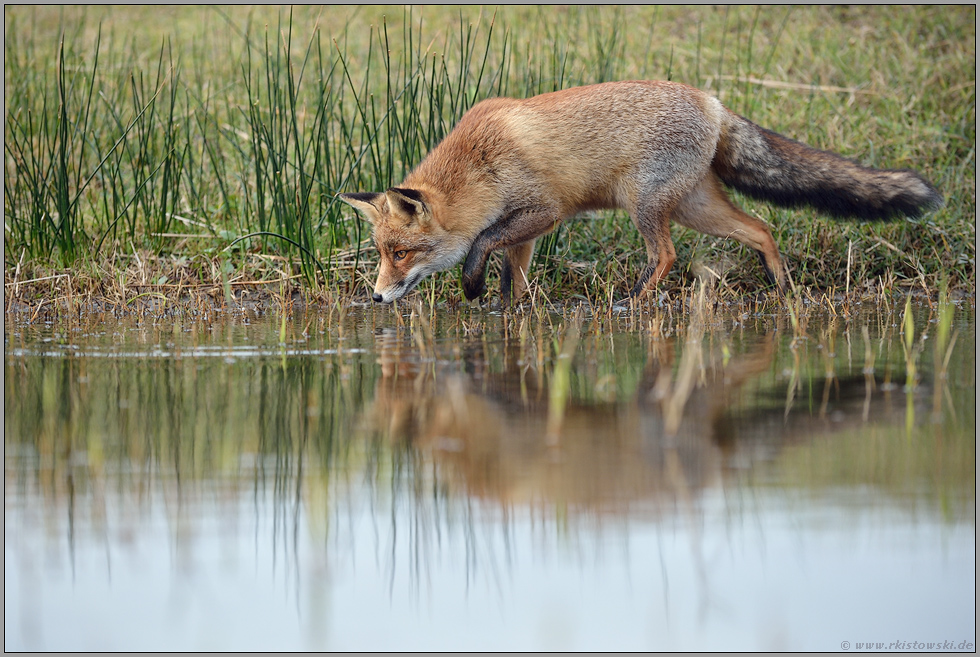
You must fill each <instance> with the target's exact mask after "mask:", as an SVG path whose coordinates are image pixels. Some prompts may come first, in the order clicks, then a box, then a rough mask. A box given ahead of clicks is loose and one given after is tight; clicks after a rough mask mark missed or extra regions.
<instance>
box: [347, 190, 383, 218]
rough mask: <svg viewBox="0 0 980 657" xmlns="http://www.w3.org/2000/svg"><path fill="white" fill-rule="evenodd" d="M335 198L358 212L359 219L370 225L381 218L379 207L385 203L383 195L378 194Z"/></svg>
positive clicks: (358, 194) (359, 194)
mask: <svg viewBox="0 0 980 657" xmlns="http://www.w3.org/2000/svg"><path fill="white" fill-rule="evenodd" d="M337 198H339V199H340V200H341V201H343V202H344V203H346V204H347V205H349V206H351V207H352V208H354V209H355V210H357V211H358V212H360V213H361V217H362V218H363V219H364V220H365V221H367V222H369V223H372V224H373V223H375V222H377V220H378V219H379V218H380V217H381V207H382V206H383V205H384V203H385V195H384V194H381V193H378V192H358V193H356V194H337Z"/></svg>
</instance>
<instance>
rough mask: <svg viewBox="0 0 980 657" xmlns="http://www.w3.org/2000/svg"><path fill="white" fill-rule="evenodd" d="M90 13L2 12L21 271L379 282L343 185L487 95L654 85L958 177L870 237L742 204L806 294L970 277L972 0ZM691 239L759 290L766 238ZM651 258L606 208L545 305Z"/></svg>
mask: <svg viewBox="0 0 980 657" xmlns="http://www.w3.org/2000/svg"><path fill="white" fill-rule="evenodd" d="M73 11H76V10H71V9H69V10H62V11H61V13H59V14H57V17H58V18H57V21H56V22H55V23H56V24H55V26H52V25H50V24H48V23H45V21H44V20H42V19H47V20H48V21H49V23H50V21H51V20H52V16H55V14H52V13H50V12H48V11H47V10H45V9H44V8H8V9H7V10H6V11H5V15H6V17H7V18H8V19H9V20H8V30H7V35H8V37H7V39H6V40H5V51H6V62H7V69H6V75H5V78H6V88H7V93H6V100H7V115H6V123H5V139H4V151H5V156H6V157H5V161H4V213H5V217H6V222H5V233H4V246H5V254H6V255H5V263H6V265H7V266H8V267H10V266H12V265H14V264H16V263H17V262H18V261H19V259H20V258H21V255H22V254H26V257H27V258H29V259H30V260H31V261H33V262H35V263H36V264H40V265H49V266H69V267H70V266H73V265H74V264H75V263H78V262H79V261H85V260H88V259H90V258H92V257H93V254H95V253H97V252H98V253H101V254H103V255H116V254H119V253H131V252H133V251H134V250H136V249H149V250H151V251H154V252H156V253H157V254H160V255H167V254H175V255H194V254H197V253H202V254H205V255H209V257H210V255H214V254H216V253H217V252H219V251H222V250H225V251H227V252H229V253H232V254H234V257H235V262H236V263H238V259H239V258H241V257H242V255H243V254H246V253H251V252H255V251H258V252H261V253H263V254H268V255H273V256H280V257H283V258H285V259H286V260H287V261H288V265H287V266H285V267H284V268H280V269H279V270H276V271H270V272H269V276H270V277H272V278H278V277H281V276H282V275H287V276H296V275H299V276H301V277H302V278H303V279H304V280H305V281H306V283H307V284H308V285H319V284H325V285H326V286H327V288H328V289H332V290H336V291H339V292H342V293H345V294H352V293H354V292H357V291H359V290H360V291H363V285H362V280H363V279H364V278H365V277H367V278H369V277H370V270H371V269H372V267H373V256H371V255H369V254H365V253H363V249H364V247H365V246H366V244H367V242H366V238H367V235H368V231H367V227H365V226H364V225H362V222H360V221H359V220H358V219H357V218H356V217H355V215H354V213H353V212H352V211H350V210H349V209H348V208H346V207H342V205H341V204H340V203H338V202H337V201H336V194H337V193H339V192H344V191H359V190H360V191H364V190H380V189H385V188H386V187H388V186H391V185H393V184H397V183H398V182H399V181H400V179H401V178H402V177H403V176H404V175H405V173H407V172H408V171H409V170H410V169H411V168H412V167H413V166H415V165H416V164H417V163H418V162H419V160H421V158H422V157H424V155H425V153H426V152H428V151H429V149H431V148H432V147H433V146H434V145H435V144H436V143H438V142H439V140H441V139H442V138H443V137H444V136H445V135H446V134H447V133H448V132H449V130H451V129H452V127H453V125H454V124H455V123H456V121H458V120H459V118H460V117H461V116H462V115H463V113H465V112H466V110H468V109H469V108H470V107H471V106H472V105H473V104H474V103H476V102H478V101H479V100H481V99H483V98H486V97H490V96H496V95H509V96H529V95H533V94H537V93H543V92H547V91H552V90H555V89H561V88H567V87H570V86H575V85H580V84H588V83H593V82H599V81H604V80H615V79H629V78H639V77H645V78H654V79H656V78H665V79H672V80H675V81H680V82H687V83H689V84H692V85H695V86H698V87H701V88H704V89H707V90H709V91H711V92H712V93H715V94H717V95H719V97H720V98H721V99H722V101H723V102H725V103H726V104H727V105H728V106H729V107H731V108H733V109H734V110H736V111H739V112H741V113H743V114H745V115H747V116H748V117H749V118H751V119H752V120H754V121H756V122H757V123H760V124H761V125H764V126H766V127H769V128H772V129H774V130H777V131H780V132H783V133H785V134H788V135H790V136H793V137H795V138H798V139H800V140H803V141H806V142H808V143H811V144H812V145H814V146H817V147H819V148H828V149H831V150H836V151H838V152H841V153H844V154H846V155H848V156H850V157H854V158H855V159H859V160H861V161H862V162H864V163H867V164H870V165H873V166H884V167H889V168H900V167H911V168H916V169H918V170H920V171H922V172H923V174H924V175H926V177H927V178H929V179H930V180H932V181H933V182H934V183H935V184H936V185H937V187H939V188H940V190H941V191H942V192H943V194H944V196H945V198H946V206H945V207H944V208H942V209H941V210H939V211H937V212H935V213H932V214H930V215H927V216H926V217H924V218H922V219H919V220H915V221H896V222H893V223H888V224H874V225H870V226H869V225H861V224H850V223H840V222H836V221H830V220H825V219H821V218H817V217H816V215H814V214H812V213H811V212H809V211H806V210H802V211H801V210H792V211H790V210H781V209H777V208H774V207H771V206H768V205H765V204H758V203H755V202H753V201H750V200H747V199H744V198H739V199H738V202H739V203H740V204H742V205H744V206H745V207H746V208H747V209H748V210H749V211H750V212H753V213H755V214H757V215H759V216H761V217H762V218H763V219H765V220H766V221H768V222H769V223H770V224H771V225H772V227H773V232H774V235H775V237H776V240H777V242H778V243H779V245H780V247H781V250H782V251H783V252H784V253H785V255H786V257H787V260H788V261H789V263H790V267H791V271H792V274H793V277H794V280H795V282H797V283H798V284H800V285H802V286H816V287H820V288H823V289H829V288H833V287H835V286H836V287H839V288H841V289H843V288H845V286H846V287H847V288H848V289H850V288H851V287H852V286H851V285H850V279H851V278H853V280H854V281H855V286H854V287H858V288H859V289H860V288H862V287H867V288H868V289H871V288H874V289H875V290H886V291H887V290H888V289H890V288H892V287H896V286H898V287H904V288H908V287H912V286H918V287H925V288H926V289H934V288H935V285H936V284H937V281H938V277H939V275H940V273H947V274H948V276H949V278H950V285H951V286H953V287H955V286H961V287H962V286H967V287H971V288H972V286H973V284H974V279H975V257H976V253H975V220H974V217H975V200H974V199H975V196H976V195H975V161H976V153H975V134H976V131H975V105H976V103H975V98H976V91H975V73H974V68H975V66H974V64H975V55H971V53H972V52H973V50H971V47H968V46H964V45H963V44H972V43H974V42H975V20H973V21H972V22H971V21H970V20H967V19H970V18H971V17H972V18H975V9H973V10H971V9H970V8H946V9H942V10H927V9H916V8H902V9H901V10H899V11H893V12H882V11H879V10H875V9H874V8H857V9H855V8H851V9H845V8H813V9H803V8H778V9H775V8H768V9H767V8H751V9H748V8H740V7H731V8H726V9H724V10H710V9H708V8H705V9H703V10H702V9H698V10H686V11H679V10H675V9H672V8H667V7H661V8H650V9H647V8H599V7H586V8H576V7H568V8H544V7H533V8H518V7H502V8H500V9H498V10H496V11H494V12H491V11H489V10H480V9H475V8H462V7H460V8H426V9H425V10H422V9H418V8H407V9H398V10H384V11H387V12H388V13H387V14H386V15H385V14H381V10H377V9H375V8H361V9H356V10H352V9H349V8H339V7H338V8H323V9H314V8H296V9H292V10H289V11H288V12H287V11H279V10H270V9H268V8H252V9H248V10H241V12H239V11H238V10H227V11H226V10H224V9H210V10H205V9H202V8H195V9H187V10H185V11H187V12H192V11H196V12H210V13H209V14H208V15H210V16H212V17H214V18H215V21H217V25H218V26H219V27H218V29H217V30H215V28H214V25H213V24H212V26H211V28H210V29H211V32H212V33H210V34H203V33H201V32H194V31H193V30H190V32H189V34H184V32H182V31H176V30H168V29H164V28H163V27H160V26H156V25H152V24H146V25H144V24H132V23H123V24H122V25H124V26H125V28H126V29H125V30H124V31H123V33H125V34H126V36H125V37H119V36H118V34H119V31H118V30H117V29H110V28H108V27H105V28H104V26H103V25H101V24H98V23H96V24H92V23H94V22H95V21H94V20H93V19H88V18H87V17H86V15H85V14H84V13H83V14H81V16H80V17H79V16H77V15H76V14H73V13H71V12H73ZM124 11H128V10H123V9H114V10H112V11H111V12H109V13H108V14H107V15H108V16H109V17H110V18H111V17H112V15H113V13H112V12H116V13H119V12H124ZM133 11H136V10H133ZM158 11H162V10H158ZM245 11H247V12H248V13H247V16H248V23H247V24H245V25H241V24H240V22H236V21H240V20H241V17H242V16H243V13H242V12H245ZM236 12H238V13H236ZM359 13H361V14H370V15H369V16H367V17H362V16H359ZM263 18H264V19H265V20H264V21H263V20H262V19H263ZM110 22H111V21H110ZM144 22H148V23H152V21H144ZM882 22H883V24H880V23H882ZM827 25H833V26H834V27H833V29H831V28H828V27H827ZM868 26H872V29H871V30H870V31H869V29H866V28H868ZM52 32H54V33H56V34H57V37H58V38H57V39H51V38H50V36H51V34H52ZM872 35H877V36H876V37H875V38H872ZM212 42H214V43H212ZM215 44H218V45H215ZM936 49H939V50H936ZM934 50H936V51H937V52H942V53H943V56H942V57H940V58H938V59H937V58H936V57H931V56H925V55H922V54H921V53H924V52H932V51H934ZM971 57H972V59H971ZM771 80H774V81H776V83H779V84H770V83H769V81H771ZM780 84H782V86H780ZM184 236H188V239H184ZM674 238H675V242H676V244H677V251H678V264H677V265H676V266H675V272H674V273H672V275H671V277H672V278H671V280H673V281H674V283H680V284H685V283H687V282H689V278H690V277H689V275H688V273H687V272H688V271H689V270H691V268H692V266H693V265H695V264H696V263H706V264H707V265H709V266H710V267H711V268H712V270H717V271H725V272H726V274H725V280H726V281H727V283H728V284H729V285H734V286H736V287H739V288H744V289H755V288H757V287H758V286H759V285H760V284H761V283H762V282H763V281H762V274H761V271H760V270H759V268H758V266H757V264H756V262H755V254H754V253H752V252H751V251H750V250H749V249H746V248H744V247H741V246H740V245H737V244H734V243H731V242H727V241H724V240H716V239H712V238H707V237H705V236H702V235H699V234H695V233H692V232H691V231H688V230H686V229H683V228H679V227H678V228H675V229H674ZM643 251H644V249H643V245H642V240H641V239H640V238H639V236H638V234H637V232H636V230H635V228H633V227H632V225H631V223H630V222H629V220H628V218H627V217H626V216H625V215H624V214H623V213H622V212H616V213H612V212H604V213H596V214H595V216H589V217H587V218H584V219H581V220H578V221H573V222H569V223H568V224H566V225H564V226H562V227H560V228H559V229H558V230H556V231H555V232H554V233H552V234H551V235H548V236H546V237H544V238H543V239H542V240H540V244H539V245H538V249H537V256H536V258H535V261H534V263H533V265H532V271H531V272H530V276H531V278H532V279H534V280H536V281H537V282H539V283H541V284H543V285H544V286H545V288H546V289H547V290H548V291H549V294H551V295H554V293H555V292H559V291H566V290H569V291H574V293H576V294H582V293H583V289H584V288H586V287H587V286H597V287H595V288H594V289H595V290H603V291H604V292H603V294H606V295H607V296H608V292H605V291H607V290H610V289H613V290H614V291H615V294H622V293H623V292H625V290H626V289H627V288H628V287H629V286H630V285H631V281H632V280H633V279H634V278H635V276H636V273H637V272H638V271H639V269H640V268H641V267H642V266H643V264H644V255H643ZM848 253H853V256H854V258H853V265H852V266H851V267H849V265H848V261H847V260H846V258H847V254H848ZM495 267H496V264H495V263H494V262H492V263H491V277H494V276H495V275H496V274H495V269H494V268H495ZM845 272H847V274H845ZM845 276H848V277H849V278H848V280H846V281H845ZM491 287H492V282H491ZM444 289H445V291H446V292H445V294H447V295H458V290H455V288H454V287H453V286H452V285H447V286H444ZM586 296H589V297H591V296H598V295H597V294H596V293H595V292H591V293H588V294H586Z"/></svg>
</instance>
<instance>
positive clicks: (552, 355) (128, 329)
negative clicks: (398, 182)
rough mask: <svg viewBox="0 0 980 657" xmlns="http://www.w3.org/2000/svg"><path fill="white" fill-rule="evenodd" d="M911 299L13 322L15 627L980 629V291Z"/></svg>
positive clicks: (28, 632) (904, 635) (649, 644)
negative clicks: (906, 309) (910, 323)
mask: <svg viewBox="0 0 980 657" xmlns="http://www.w3.org/2000/svg"><path fill="white" fill-rule="evenodd" d="M901 310H902V309H901V308H900V307H899V308H895V307H887V306H885V307H879V306H867V307H860V306H858V307H851V308H849V309H848V311H847V312H846V313H843V312H840V311H839V309H838V310H836V311H835V310H834V309H829V310H824V309H818V308H809V309H807V310H806V312H805V313H803V314H801V315H800V316H799V317H797V318H796V322H795V323H794V322H793V321H792V320H791V319H790V318H789V316H788V315H787V316H784V315H783V314H782V313H779V314H771V313H770V314H753V313H748V312H744V311H736V312H734V313H733V312H725V311H724V309H722V310H720V311H717V312H714V311H713V312H707V311H704V312H687V313H679V312H678V313H672V312H666V311H665V312H658V313H656V314H654V315H649V314H638V315H633V316H624V317H593V316H591V315H589V314H587V313H580V314H578V315H576V314H575V313H573V312H572V311H568V312H566V313H565V314H564V315H560V314H554V313H546V312H537V311H536V312H533V313H529V314H500V313H493V312H489V311H481V310H477V309H473V310H469V309H468V310H461V311H459V312H448V311H444V310H436V311H434V312H431V311H429V310H428V309H426V308H422V307H415V308H414V309H413V308H412V307H411V306H410V305H407V304H403V305H402V306H401V307H399V309H398V310H397V311H393V310H392V309H390V308H378V309H375V308H363V309H362V308H350V309H339V308H332V309H320V308H317V309H309V310H307V311H305V312H298V311H297V312H295V313H292V314H291V315H290V316H288V317H287V318H286V319H285V320H283V318H282V317H280V316H279V315H278V314H277V313H276V312H274V311H272V310H270V311H269V312H263V313H261V314H259V315H256V314H255V313H254V312H237V313H236V312H228V313H219V314H218V315H217V316H214V315H212V316H210V317H207V318H206V319H205V318H195V317H191V316H188V315H186V314H181V313H174V312H172V313H169V314H163V313H161V314H159V315H146V314H144V315H140V314H133V315H129V316H126V317H122V318H119V317H115V316H113V315H111V314H94V313H93V314H91V315H90V316H83V317H69V318H66V319H60V320H58V321H56V322H44V321H39V320H37V319H35V321H33V322H32V321H30V320H31V317H30V315H29V314H23V313H8V314H7V316H6V317H5V348H4V404H5V409H4V499H5V504H4V575H5V577H4V602H5V605H4V621H5V633H4V638H5V648H6V649H7V650H25V649H26V650H185V649H186V650H209V649H211V650H215V649H222V650H262V649H300V650H310V649H318V650H396V649H405V650H460V649H487V650H493V649H546V650H556V649H583V650H596V649H607V650H609V649H622V650H667V649H689V650H690V649H698V650H703V649H746V650H751V649H763V650H776V649H806V650H840V649H841V648H842V647H844V646H845V642H848V643H847V644H846V645H847V648H849V649H851V650H860V649H863V648H862V646H863V644H864V643H865V642H882V643H884V645H883V646H882V647H884V648H886V649H887V648H888V645H889V644H890V643H895V642H913V641H921V642H926V641H932V642H940V643H941V642H943V641H949V642H952V643H953V644H954V645H960V644H961V643H962V642H964V641H967V642H971V643H973V644H974V645H975V640H976V639H975V632H976V624H975V594H976V566H975V558H976V538H975V531H976V522H975V477H976V467H975V461H976V457H975V433H976V393H975V388H976V355H975V344H976V328H975V327H976V324H975V310H974V308H973V306H972V303H969V304H961V305H958V306H956V307H955V310H954V322H953V324H952V327H951V331H950V332H949V333H945V334H944V335H942V336H941V335H940V334H941V333H942V331H941V329H940V327H939V325H940V322H939V313H938V311H937V308H936V307H935V305H934V306H933V307H932V308H930V307H929V306H926V305H921V306H919V307H916V308H915V312H914V332H912V338H913V339H912V340H910V341H906V339H905V337H906V334H907V333H908V332H907V331H905V330H903V319H904V316H903V314H902V312H901ZM954 336H955V338H954ZM950 343H952V348H950V347H949V346H948V345H949V344H950ZM947 358H948V361H947ZM944 362H945V363H946V364H945V365H944ZM859 644H861V645H859ZM894 647H900V646H899V645H897V644H896V645H895V646H894ZM971 649H972V648H971Z"/></svg>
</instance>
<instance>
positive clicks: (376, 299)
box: [371, 292, 385, 303]
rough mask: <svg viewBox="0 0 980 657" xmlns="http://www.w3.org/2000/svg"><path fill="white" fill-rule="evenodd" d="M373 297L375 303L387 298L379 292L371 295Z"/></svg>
mask: <svg viewBox="0 0 980 657" xmlns="http://www.w3.org/2000/svg"><path fill="white" fill-rule="evenodd" d="M371 298H372V299H374V302H375V303H381V302H382V301H384V300H385V298H384V297H383V296H381V295H380V294H378V293H377V292H375V293H374V294H373V295H371Z"/></svg>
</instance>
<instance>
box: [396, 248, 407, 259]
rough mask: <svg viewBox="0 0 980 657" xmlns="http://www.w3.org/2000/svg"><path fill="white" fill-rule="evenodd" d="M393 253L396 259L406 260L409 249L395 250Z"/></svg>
mask: <svg viewBox="0 0 980 657" xmlns="http://www.w3.org/2000/svg"><path fill="white" fill-rule="evenodd" d="M392 255H393V256H394V258H395V260H404V259H405V257H406V256H407V255H408V251H406V250H405V249H401V250H400V251H395V252H394V253H393V254H392Z"/></svg>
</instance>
